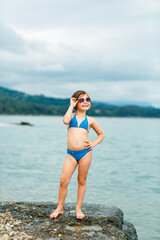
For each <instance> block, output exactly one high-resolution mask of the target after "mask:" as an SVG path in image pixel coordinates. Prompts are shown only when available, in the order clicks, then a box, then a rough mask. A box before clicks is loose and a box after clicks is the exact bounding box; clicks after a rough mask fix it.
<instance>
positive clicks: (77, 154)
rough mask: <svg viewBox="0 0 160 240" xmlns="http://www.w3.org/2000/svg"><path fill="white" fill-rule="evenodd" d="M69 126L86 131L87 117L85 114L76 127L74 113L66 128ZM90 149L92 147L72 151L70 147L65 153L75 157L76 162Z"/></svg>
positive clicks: (76, 122)
mask: <svg viewBox="0 0 160 240" xmlns="http://www.w3.org/2000/svg"><path fill="white" fill-rule="evenodd" d="M70 127H77V128H84V129H86V130H87V131H88V119H87V116H86V117H85V119H84V120H83V121H82V122H81V124H80V125H79V127H78V121H77V118H76V113H75V114H74V117H73V118H72V119H71V121H70V124H69V127H68V129H69V128H70ZM88 132H89V131H88ZM91 150H92V149H90V150H88V149H86V148H84V149H82V150H79V151H74V150H70V149H68V148H67V153H68V154H70V155H71V156H72V157H74V158H75V159H76V161H77V162H78V161H79V160H80V159H81V158H82V157H84V156H85V155H86V154H87V153H88V152H90V151H91Z"/></svg>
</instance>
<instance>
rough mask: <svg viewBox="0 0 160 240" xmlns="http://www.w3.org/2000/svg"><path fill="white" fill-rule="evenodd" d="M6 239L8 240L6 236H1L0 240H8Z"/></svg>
mask: <svg viewBox="0 0 160 240" xmlns="http://www.w3.org/2000/svg"><path fill="white" fill-rule="evenodd" d="M8 239H9V236H8V234H3V236H2V238H1V240H8Z"/></svg>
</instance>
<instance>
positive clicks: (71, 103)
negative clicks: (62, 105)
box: [63, 98, 78, 124]
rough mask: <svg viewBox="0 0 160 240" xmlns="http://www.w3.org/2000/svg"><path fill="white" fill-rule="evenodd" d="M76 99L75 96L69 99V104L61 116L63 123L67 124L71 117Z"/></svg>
mask: <svg viewBox="0 0 160 240" xmlns="http://www.w3.org/2000/svg"><path fill="white" fill-rule="evenodd" d="M77 101H78V100H77V99H76V98H71V100H70V106H69V108H68V110H67V112H66V113H65V115H64V117H63V122H64V124H69V123H70V121H71V119H72V112H73V109H74V107H75V106H76V104H77Z"/></svg>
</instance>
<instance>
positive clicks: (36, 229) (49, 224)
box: [0, 202, 138, 240]
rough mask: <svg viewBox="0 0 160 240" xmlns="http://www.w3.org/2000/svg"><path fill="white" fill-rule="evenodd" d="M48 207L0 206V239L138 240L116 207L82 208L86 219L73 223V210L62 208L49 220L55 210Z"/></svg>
mask: <svg viewBox="0 0 160 240" xmlns="http://www.w3.org/2000/svg"><path fill="white" fill-rule="evenodd" d="M56 206H57V205H56V204H51V203H24V202H18V203H16V202H1V203H0V239H2V240H7V239H13V240H16V239H17V240H18V239H21V240H23V239H38V240H40V239H50V240H52V239H55V240H56V239H106V240H118V239H120V240H137V239H138V237H137V233H136V229H135V228H134V226H133V224H131V223H130V222H127V221H124V216H123V212H122V211H121V210H120V209H119V208H117V207H115V206H111V207H105V206H99V205H96V204H83V207H82V211H83V213H84V214H85V215H86V217H85V218H84V219H82V220H78V219H76V216H75V215H76V212H75V206H74V205H73V204H67V203H66V204H65V205H64V214H63V215H59V216H58V217H57V218H56V219H51V218H50V217H49V216H50V214H51V213H52V212H53V210H55V209H56Z"/></svg>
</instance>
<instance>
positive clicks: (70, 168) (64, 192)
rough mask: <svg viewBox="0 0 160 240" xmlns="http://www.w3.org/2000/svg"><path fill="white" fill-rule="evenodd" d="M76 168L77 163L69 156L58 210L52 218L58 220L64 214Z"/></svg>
mask: <svg viewBox="0 0 160 240" xmlns="http://www.w3.org/2000/svg"><path fill="white" fill-rule="evenodd" d="M76 167H77V161H76V160H75V159H74V158H73V157H72V156H71V155H69V154H68V155H67V158H66V160H65V163H64V166H63V170H62V175H61V179H60V187H59V193H58V206H57V208H56V210H55V211H54V212H53V213H52V214H51V215H50V217H51V218H56V217H57V216H58V215H59V214H63V205H64V201H65V198H66V195H67V186H68V184H69V182H70V179H71V177H72V174H73V173H74V171H75V169H76Z"/></svg>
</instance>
